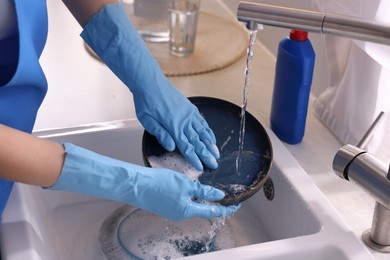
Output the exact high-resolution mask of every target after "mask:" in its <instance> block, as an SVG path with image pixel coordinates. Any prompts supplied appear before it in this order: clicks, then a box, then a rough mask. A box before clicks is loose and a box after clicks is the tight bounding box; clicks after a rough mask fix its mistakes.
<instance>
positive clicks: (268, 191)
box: [263, 178, 275, 200]
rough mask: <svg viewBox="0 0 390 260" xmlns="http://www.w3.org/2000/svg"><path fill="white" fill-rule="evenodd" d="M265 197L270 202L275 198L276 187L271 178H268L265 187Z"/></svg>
mask: <svg viewBox="0 0 390 260" xmlns="http://www.w3.org/2000/svg"><path fill="white" fill-rule="evenodd" d="M263 191H264V195H265V197H266V198H267V199H268V200H273V199H274V196H275V187H274V183H273V181H272V179H271V178H268V179H267V180H266V181H265V182H264V185H263Z"/></svg>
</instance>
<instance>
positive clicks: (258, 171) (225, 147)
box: [143, 97, 272, 204]
mask: <svg viewBox="0 0 390 260" xmlns="http://www.w3.org/2000/svg"><path fill="white" fill-rule="evenodd" d="M189 99H190V101H191V102H192V103H193V104H194V105H196V106H197V108H198V109H199V111H200V113H201V115H202V116H203V117H204V118H205V119H206V121H207V123H208V124H209V126H210V128H211V129H212V130H213V132H214V134H215V136H216V139H217V147H218V149H219V151H220V154H221V157H220V159H219V161H218V168H217V169H215V170H212V169H209V168H206V167H204V171H203V172H197V171H196V170H195V169H194V168H193V167H191V166H190V165H189V164H188V163H187V162H186V161H185V160H184V158H183V157H182V156H181V155H180V153H179V152H178V151H174V152H168V151H166V150H164V148H162V147H161V146H160V145H159V143H158V141H157V139H156V138H155V137H153V136H151V135H150V134H148V133H147V132H145V134H144V139H143V149H144V160H145V164H146V165H147V166H151V167H164V168H169V169H171V170H174V171H177V172H181V173H184V174H186V175H187V176H189V177H190V178H193V179H198V180H199V181H200V182H201V183H202V184H207V185H211V186H214V187H216V188H219V189H221V190H223V191H224V192H225V194H226V196H225V198H224V199H223V200H222V201H220V202H221V203H222V204H237V203H240V202H241V201H243V200H245V199H247V198H249V197H251V196H252V195H253V194H254V193H256V192H257V191H258V190H259V189H260V188H261V186H262V184H263V183H264V181H265V179H266V178H267V177H268V174H269V170H270V166H271V162H272V146H271V142H270V140H269V137H268V135H267V133H266V131H265V129H264V128H263V126H262V125H261V124H260V123H259V122H258V121H257V120H256V118H255V117H253V116H252V115H251V114H250V113H248V112H247V113H246V125H245V138H244V147H243V151H242V153H241V156H240V160H241V167H240V168H239V169H237V167H236V160H237V157H238V154H239V131H240V121H241V108H240V107H239V106H237V105H235V104H232V103H229V102H227V101H224V100H220V99H216V98H209V97H191V98H189Z"/></svg>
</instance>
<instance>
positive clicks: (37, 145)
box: [0, 124, 65, 187]
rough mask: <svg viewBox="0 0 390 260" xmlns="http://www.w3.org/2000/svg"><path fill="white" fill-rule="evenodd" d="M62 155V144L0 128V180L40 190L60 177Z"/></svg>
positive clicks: (63, 156)
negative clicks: (21, 183)
mask: <svg viewBox="0 0 390 260" xmlns="http://www.w3.org/2000/svg"><path fill="white" fill-rule="evenodd" d="M64 158H65V153H64V148H63V146H62V145H61V144H58V143H55V142H52V141H49V140H45V139H41V138H38V137H36V136H33V135H30V134H27V133H24V132H21V131H18V130H15V129H13V128H10V127H7V126H4V125H1V124H0V177H1V178H3V179H7V180H11V181H16V182H23V183H27V184H32V185H38V186H43V187H50V186H52V185H53V184H54V183H55V182H56V181H57V179H58V178H59V176H60V173H61V169H62V165H63V163H64Z"/></svg>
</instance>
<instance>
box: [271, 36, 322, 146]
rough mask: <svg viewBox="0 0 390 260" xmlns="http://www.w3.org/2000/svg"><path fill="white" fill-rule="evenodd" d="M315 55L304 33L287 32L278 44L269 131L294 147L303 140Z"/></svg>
mask: <svg viewBox="0 0 390 260" xmlns="http://www.w3.org/2000/svg"><path fill="white" fill-rule="evenodd" d="M314 62H315V53H314V49H313V46H312V45H311V43H310V40H309V39H308V33H307V32H304V31H299V30H291V32H290V36H289V37H287V38H285V39H283V40H282V41H280V43H279V48H278V55H277V60H276V69H275V82H274V92H273V96H272V106H271V129H272V130H273V131H274V133H275V134H276V135H277V136H278V137H279V139H280V140H282V141H284V142H286V143H289V144H297V143H300V142H301V141H302V139H303V136H304V133H305V125H306V115H307V108H308V103H309V96H310V88H311V84H312V79H313V71H314Z"/></svg>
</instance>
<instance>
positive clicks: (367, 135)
mask: <svg viewBox="0 0 390 260" xmlns="http://www.w3.org/2000/svg"><path fill="white" fill-rule="evenodd" d="M384 114H385V112H383V111H381V112H380V113H379V115H378V116H377V117H376V119H375V121H374V122H373V123H372V124H371V126H370V128H368V130H367V132H366V133H365V134H364V136H363V138H362V139H361V140H360V142H359V143H358V144H357V147H359V148H361V149H364V148H365V147H366V145H367V144H368V142H369V141H370V140H371V138H372V136H373V135H374V130H375V128H376V127H377V126H378V124H379V123H380V122H381V121H382V119H383V115H384Z"/></svg>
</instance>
